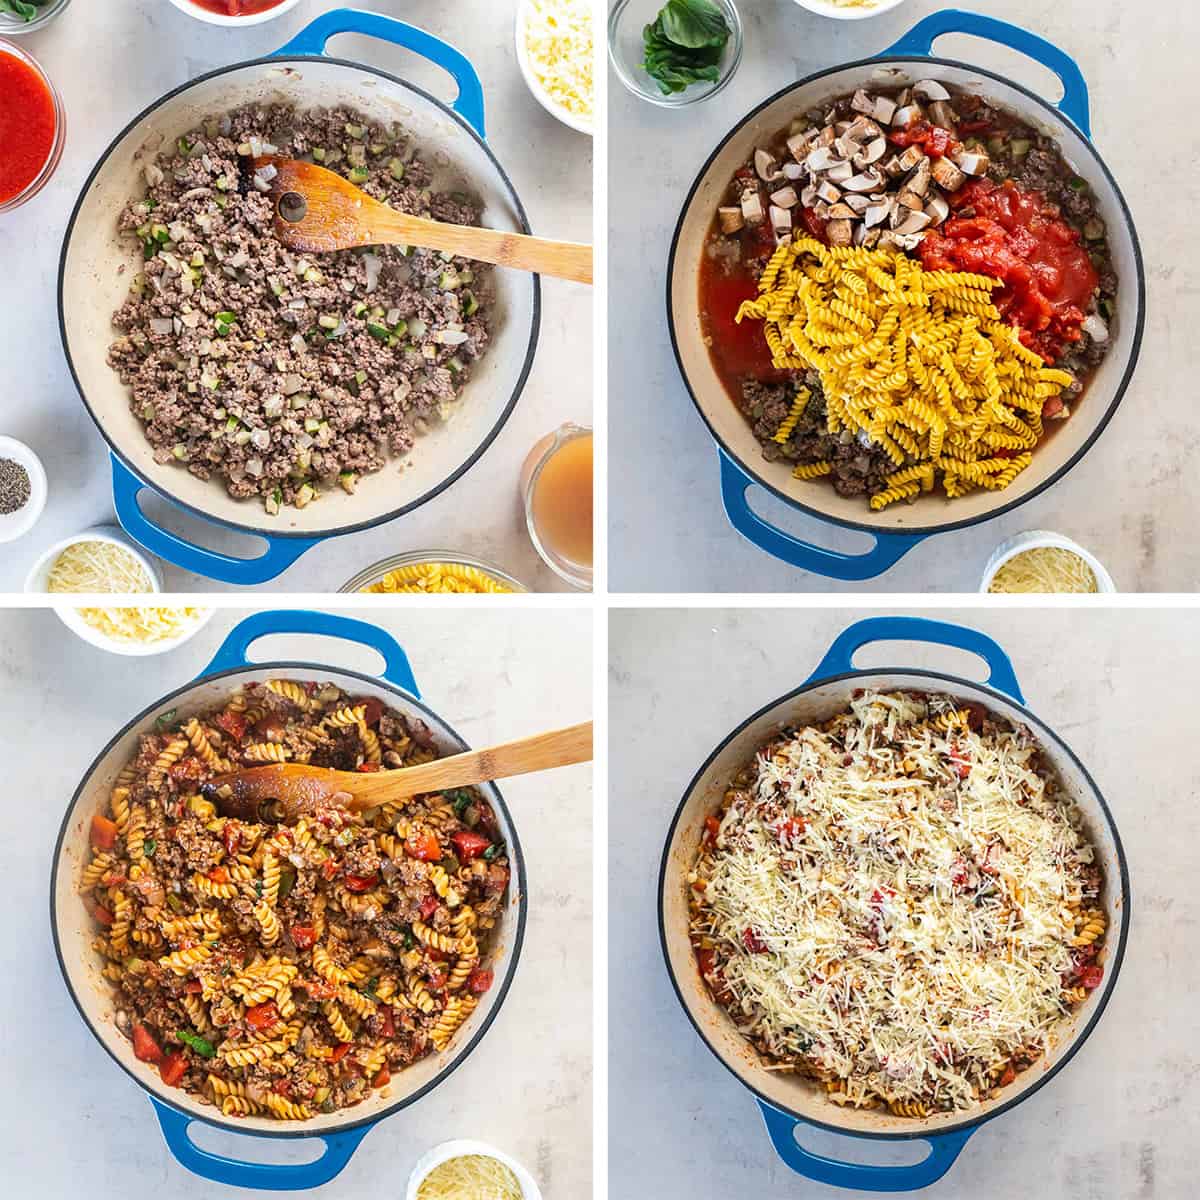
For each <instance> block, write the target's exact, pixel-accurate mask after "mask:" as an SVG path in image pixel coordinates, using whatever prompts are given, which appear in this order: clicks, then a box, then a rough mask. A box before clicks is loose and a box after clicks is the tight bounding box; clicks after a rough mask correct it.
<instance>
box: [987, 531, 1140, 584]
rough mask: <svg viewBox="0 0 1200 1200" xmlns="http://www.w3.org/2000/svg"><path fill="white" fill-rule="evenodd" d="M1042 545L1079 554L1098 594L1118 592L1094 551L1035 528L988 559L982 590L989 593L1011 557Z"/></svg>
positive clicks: (1008, 543) (1011, 539)
mask: <svg viewBox="0 0 1200 1200" xmlns="http://www.w3.org/2000/svg"><path fill="white" fill-rule="evenodd" d="M1041 546H1048V547H1051V548H1053V549H1056V550H1069V551H1070V552H1071V553H1072V554H1076V555H1078V556H1079V557H1080V558H1082V559H1083V561H1084V562H1085V563H1087V565H1088V566H1089V567H1090V568H1091V571H1092V574H1093V575H1095V577H1096V591H1097V592H1115V591H1116V590H1117V585H1116V584H1115V583H1114V582H1113V578H1112V576H1111V575H1110V574H1109V573H1108V571H1106V570H1105V568H1104V565H1103V564H1102V563H1101V562H1100V560H1099V559H1098V558H1097V557H1096V556H1095V555H1094V554H1092V553H1091V551H1089V550H1085V549H1084V548H1083V547H1082V546H1081V545H1079V543H1078V542H1073V541H1071V539H1070V538H1069V537H1063V535H1062V534H1061V533H1053V532H1052V531H1050V530H1049V529H1031V530H1029V532H1027V533H1018V534H1017V535H1016V536H1015V537H1010V538H1009V539H1008V540H1007V541H1005V542H1001V543H1000V545H999V546H997V547H996V549H995V551H994V552H993V553H992V557H991V558H989V559H988V563H987V566H986V567H985V568H984V570H983V582H982V583H981V584H980V585H979V590H980V591H981V592H987V590H988V588H990V587H991V586H992V580H993V579H994V578H995V576H996V572H997V571H998V570H1000V568H1001V567H1002V566H1004V564H1005V563H1006V562H1008V560H1009V559H1010V558H1014V557H1015V556H1016V555H1018V554H1021V553H1023V552H1024V551H1026V550H1036V549H1038V548H1039V547H1041Z"/></svg>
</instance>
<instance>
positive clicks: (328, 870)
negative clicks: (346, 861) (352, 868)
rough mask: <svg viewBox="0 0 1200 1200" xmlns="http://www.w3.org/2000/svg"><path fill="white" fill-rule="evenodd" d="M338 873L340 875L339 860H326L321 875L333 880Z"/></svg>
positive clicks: (322, 865)
mask: <svg viewBox="0 0 1200 1200" xmlns="http://www.w3.org/2000/svg"><path fill="white" fill-rule="evenodd" d="M337 873H338V865H337V860H336V859H333V858H327V859H326V860H325V861H324V862H323V863H322V864H321V874H322V875H323V876H324V877H325V878H326V879H332V878H333V877H334V876H335V875H336V874H337Z"/></svg>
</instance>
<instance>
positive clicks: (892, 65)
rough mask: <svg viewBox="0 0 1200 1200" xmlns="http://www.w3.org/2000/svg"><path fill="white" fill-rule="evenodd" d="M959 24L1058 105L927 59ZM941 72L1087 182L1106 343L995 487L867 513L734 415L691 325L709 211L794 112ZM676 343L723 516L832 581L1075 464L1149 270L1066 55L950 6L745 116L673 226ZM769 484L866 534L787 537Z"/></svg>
mask: <svg viewBox="0 0 1200 1200" xmlns="http://www.w3.org/2000/svg"><path fill="white" fill-rule="evenodd" d="M947 33H968V34H973V35H976V36H979V37H982V38H985V39H987V40H990V41H993V42H998V43H1000V44H1002V45H1005V46H1009V47H1011V48H1013V49H1016V50H1020V51H1023V52H1024V53H1025V54H1027V55H1028V56H1029V57H1031V58H1034V59H1036V60H1037V61H1038V62H1040V63H1042V64H1043V65H1044V66H1046V67H1048V68H1049V69H1050V70H1052V71H1053V72H1054V73H1055V74H1056V75H1057V76H1058V77H1059V79H1060V80H1061V81H1062V83H1063V87H1064V89H1065V94H1064V96H1063V99H1062V101H1061V102H1060V103H1059V104H1058V106H1057V107H1055V106H1054V105H1051V104H1048V103H1047V102H1046V101H1044V100H1042V99H1040V98H1038V97H1037V96H1035V95H1034V94H1033V93H1032V92H1029V91H1027V90H1026V89H1024V88H1022V87H1020V86H1018V85H1017V84H1014V83H1011V82H1009V81H1007V80H1005V79H1003V78H1001V77H1000V76H998V75H994V74H992V73H991V72H990V71H984V70H982V69H980V68H978V67H973V66H971V65H969V64H967V63H961V62H955V61H951V60H949V59H942V58H934V57H932V56H931V50H932V46H933V43H934V41H935V40H936V39H937V38H938V37H940V36H942V35H943V34H947ZM919 79H936V80H938V81H939V82H941V83H943V84H947V85H949V86H952V87H954V88H957V89H959V90H961V91H965V92H971V93H976V94H980V95H983V96H986V97H987V98H988V99H989V100H992V101H994V102H995V103H997V104H998V105H1000V106H1001V107H1002V108H1004V109H1007V110H1008V111H1010V112H1014V113H1017V114H1019V115H1020V117H1021V118H1022V120H1024V121H1026V122H1027V123H1028V124H1030V125H1031V126H1033V127H1035V128H1037V129H1039V130H1040V131H1042V132H1044V133H1046V134H1048V135H1049V136H1051V137H1053V138H1055V139H1056V140H1057V141H1058V143H1059V145H1060V146H1061V148H1062V151H1063V154H1064V156H1065V157H1066V159H1067V161H1068V162H1069V163H1070V164H1071V165H1072V167H1073V168H1074V169H1075V170H1076V171H1077V172H1078V173H1079V174H1080V175H1081V176H1082V177H1083V178H1084V179H1086V180H1087V182H1088V183H1089V184H1090V185H1091V187H1092V189H1093V190H1094V192H1095V195H1096V198H1097V201H1098V206H1099V210H1100V213H1101V216H1102V217H1103V218H1104V221H1105V224H1106V225H1107V227H1108V237H1109V244H1110V246H1111V247H1112V254H1113V264H1114V268H1115V270H1116V273H1117V276H1118V278H1119V280H1120V287H1119V288H1118V294H1117V316H1116V320H1115V322H1114V323H1113V346H1112V348H1111V350H1110V351H1109V353H1108V356H1107V357H1106V358H1105V360H1104V362H1103V364H1102V365H1101V366H1100V368H1099V369H1098V371H1097V372H1096V374H1095V376H1094V377H1093V379H1092V381H1091V383H1090V384H1089V385H1088V390H1087V393H1086V394H1085V396H1084V397H1083V399H1082V401H1081V402H1080V403H1079V404H1078V405H1077V406H1076V407H1075V411H1074V412H1073V413H1072V415H1071V417H1070V418H1069V419H1068V420H1067V421H1066V422H1065V423H1064V424H1063V426H1062V427H1061V428H1059V429H1056V430H1055V432H1054V434H1053V436H1052V437H1050V438H1048V439H1047V440H1045V441H1044V442H1043V443H1042V444H1041V445H1040V446H1039V447H1038V448H1037V450H1036V452H1035V453H1034V457H1033V463H1032V464H1031V465H1030V466H1029V467H1028V468H1027V469H1026V470H1025V471H1023V472H1022V473H1021V474H1020V475H1019V476H1018V477H1017V479H1016V481H1015V483H1013V484H1012V485H1011V486H1010V487H1008V488H1006V489H1005V490H1004V491H1001V492H987V491H978V492H974V493H972V494H970V495H968V496H965V497H961V498H959V499H957V500H947V499H946V498H945V497H944V496H940V495H938V494H936V493H929V494H928V495H925V496H922V497H920V498H918V499H917V501H916V502H915V503H914V504H894V505H892V506H891V507H889V508H886V509H884V510H882V511H881V512H872V511H871V510H870V509H869V508H868V507H867V505H866V504H865V502H864V501H863V499H862V498H861V497H860V498H857V499H849V498H845V497H842V496H839V495H838V494H837V492H835V491H834V490H833V488H832V487H830V486H829V483H828V481H827V480H824V479H818V480H815V481H803V480H796V479H793V478H792V475H791V468H790V467H789V466H788V465H786V464H784V463H781V462H774V463H770V462H767V461H766V460H765V459H764V458H763V456H762V447H761V446H760V445H759V444H758V441H757V440H756V439H755V437H754V434H753V431H752V430H751V427H750V424H749V423H748V422H747V421H746V420H745V418H744V417H743V416H742V414H741V413H740V412H739V411H738V409H737V407H736V406H735V404H734V402H733V400H732V398H731V397H730V396H729V394H728V392H727V391H726V390H725V387H724V385H723V384H722V382H721V380H720V378H719V376H718V375H717V373H716V371H715V370H714V368H713V365H712V362H711V360H710V358H709V353H708V348H707V346H706V345H705V343H704V340H703V333H702V330H701V324H700V302H699V290H698V286H697V279H698V272H699V265H700V263H701V261H702V259H703V254H704V243H705V238H706V237H707V234H708V230H709V226H710V224H711V222H712V218H713V214H714V213H715V211H716V208H717V205H718V203H720V198H721V196H722V195H723V194H724V191H725V188H726V186H727V185H728V182H729V180H730V179H731V178H732V176H733V173H734V172H735V171H736V170H737V169H738V168H739V167H740V166H741V165H742V164H743V163H745V162H746V161H747V160H748V159H749V158H750V157H751V156H752V155H753V151H754V149H755V147H756V146H760V145H762V144H764V143H765V142H766V141H767V140H768V139H769V138H771V137H773V136H774V135H775V134H776V133H777V132H778V131H779V130H780V129H782V128H786V126H787V125H788V124H789V122H791V121H792V120H793V119H794V118H795V117H796V116H797V114H802V113H804V112H805V111H807V110H808V109H810V108H814V107H819V106H820V105H822V104H823V103H825V102H827V101H829V100H832V99H835V98H837V97H839V96H845V95H848V94H850V93H852V92H854V91H855V90H856V89H858V88H867V89H870V88H871V87H878V86H880V85H883V86H890V87H899V86H902V85H904V84H906V83H912V82H916V81H917V80H919ZM667 309H668V317H669V320H670V326H671V339H672V343H673V345H674V348H675V356H676V360H677V361H678V363H679V369H680V371H681V372H682V374H683V378H684V382H685V384H686V385H687V388H688V391H689V393H690V394H691V397H692V400H693V402H694V403H695V405H696V409H697V411H698V412H699V414H700V416H701V418H702V419H703V420H704V423H705V424H706V425H707V426H708V429H709V432H710V433H711V434H712V436H713V437H714V438H715V439H716V442H717V445H718V448H719V455H720V465H721V492H722V499H723V501H724V504H725V510H726V513H727V515H728V517H729V519H730V521H731V523H732V524H733V526H734V528H735V529H737V530H738V532H739V533H741V534H742V535H743V536H745V537H747V538H748V539H749V540H750V541H752V542H753V543H754V544H755V545H757V546H758V547H760V548H761V549H764V550H766V551H767V552H768V553H770V554H773V555H774V556H775V557H776V558H780V559H782V560H784V561H785V562H789V563H791V564H792V565H793V566H797V567H802V568H804V569H805V570H808V571H813V572H815V573H816V574H819V575H824V576H827V577H830V578H835V579H869V578H872V577H874V576H876V575H879V574H880V573H882V572H883V571H886V570H887V569H888V568H889V567H890V566H892V565H893V564H894V563H895V562H896V561H897V560H898V559H899V558H900V557H901V556H902V555H904V554H905V553H907V552H908V551H909V550H911V549H912V548H913V546H915V545H916V544H917V543H918V542H920V541H922V540H923V539H924V538H926V537H928V536H929V535H930V534H934V533H944V532H947V531H949V530H951V529H959V528H962V527H964V526H967V525H974V524H977V523H979V522H981V521H985V520H987V519H989V518H990V517H996V516H999V515H1000V514H1001V513H1004V512H1007V511H1009V510H1010V509H1012V508H1015V507H1016V506H1017V505H1019V504H1022V503H1024V502H1025V501H1026V500H1031V499H1032V498H1033V497H1034V496H1036V495H1038V493H1040V492H1042V491H1044V490H1045V489H1046V488H1048V487H1049V486H1050V485H1051V484H1053V483H1054V482H1055V480H1057V479H1059V478H1060V477H1061V476H1062V475H1063V474H1065V473H1066V472H1067V471H1068V470H1069V469H1070V468H1071V467H1073V466H1074V465H1075V464H1076V463H1077V462H1078V461H1079V460H1080V459H1081V458H1082V457H1083V455H1084V453H1085V452H1086V451H1087V449H1088V447H1089V446H1091V444H1092V443H1093V442H1094V441H1095V440H1096V439H1097V438H1098V437H1099V436H1100V434H1101V432H1102V431H1103V429H1104V427H1105V426H1106V425H1107V424H1108V422H1109V420H1110V419H1111V418H1112V415H1113V413H1114V412H1115V411H1116V408H1117V405H1118V404H1119V403H1120V400H1121V397H1122V396H1123V395H1124V393H1125V389H1126V388H1127V387H1128V385H1129V381H1130V378H1131V376H1132V374H1133V370H1134V366H1135V365H1136V363H1137V357H1138V350H1139V347H1140V345H1141V338H1142V326H1143V321H1144V310H1145V280H1144V276H1143V270H1142V257H1141V251H1140V249H1139V246H1138V240H1137V234H1136V232H1135V231H1134V227H1133V220H1132V217H1131V216H1130V213H1129V209H1128V207H1127V206H1126V204H1125V200H1124V198H1123V197H1122V195H1121V192H1120V190H1119V189H1118V187H1117V184H1116V181H1115V180H1114V179H1113V177H1112V174H1111V173H1110V172H1109V170H1108V168H1107V167H1106V166H1105V165H1104V162H1103V160H1102V159H1101V158H1100V156H1099V154H1098V153H1097V152H1096V150H1095V148H1094V147H1093V145H1092V143H1091V141H1090V140H1089V120H1088V95H1087V85H1086V84H1085V82H1084V79H1083V76H1082V74H1081V73H1080V71H1079V68H1078V67H1077V66H1076V65H1075V63H1074V62H1073V61H1072V60H1071V59H1070V58H1069V57H1067V55H1065V54H1064V53H1063V52H1062V51H1061V50H1059V49H1057V48H1056V47H1054V46H1052V45H1051V44H1050V43H1049V42H1046V41H1044V40H1043V39H1042V38H1039V37H1037V36H1035V35H1034V34H1031V33H1028V32H1026V31H1025V30H1023V29H1019V28H1018V27H1017V26H1015V25H1010V24H1008V23H1007V22H1004V21H997V20H995V19H994V18H991V17H984V16H981V15H979V14H977V13H964V12H957V11H953V10H951V11H946V12H940V13H935V14H933V15H932V16H930V17H927V18H926V19H925V20H924V21H922V22H921V23H920V24H919V25H917V26H916V27H915V28H914V29H913V30H912V32H910V33H909V34H907V35H906V36H905V37H904V38H902V39H901V40H900V41H899V42H898V43H897V44H896V45H895V46H893V47H892V48H891V50H889V51H888V53H887V54H886V55H884V56H882V57H880V58H873V59H867V60H865V61H862V62H856V63H851V64H848V65H846V66H842V67H835V68H832V69H831V70H828V71H823V72H821V73H820V74H818V75H813V76H810V77H809V78H807V79H803V80H801V81H800V82H799V83H795V84H791V85H789V86H788V87H786V88H784V89H783V90H782V91H780V92H777V93H776V94H775V95H774V96H772V97H771V98H770V99H768V100H765V101H764V102H763V103H762V104H760V105H759V106H758V107H757V108H756V109H754V111H753V112H751V113H750V114H749V115H748V116H747V117H745V118H744V119H743V120H742V121H740V122H739V123H738V124H737V125H736V126H735V127H734V128H733V129H732V130H731V131H730V132H729V133H728V134H727V135H726V137H725V138H724V140H723V141H722V142H721V144H720V145H719V146H718V147H717V149H716V150H715V151H714V152H713V153H712V155H711V156H710V158H709V160H708V162H706V163H705V164H704V167H703V168H702V170H701V172H700V174H699V176H698V177H697V179H696V182H695V183H694V184H693V185H692V189H691V191H690V192H689V193H688V197H687V200H686V202H685V203H684V207H683V211H682V213H681V215H680V218H679V223H678V225H677V226H676V230H675V237H674V240H673V242H672V246H671V257H670V262H669V265H668V272H667ZM753 484H757V485H759V486H761V487H763V488H766V489H767V490H768V491H769V492H771V493H773V494H774V495H775V496H777V497H779V499H781V500H783V501H785V502H786V503H787V504H789V505H791V506H792V507H793V508H796V509H799V510H801V511H803V512H806V513H808V514H810V515H812V516H815V517H818V518H820V519H821V520H823V521H826V522H829V523H831V524H833V525H839V526H842V527H845V528H849V529H859V530H863V531H864V532H867V533H870V534H873V535H874V537H875V546H874V548H873V549H871V550H870V551H868V552H867V553H864V554H845V553H840V552H837V551H833V550H828V549H824V548H822V547H820V546H816V545H813V544H811V543H809V542H806V541H804V540H802V539H801V538H799V537H796V536H794V535H792V534H790V533H786V532H784V531H783V530H781V529H778V528H777V527H775V526H774V525H772V524H770V523H769V522H768V521H767V520H765V519H764V518H763V517H761V516H760V515H758V514H757V513H755V512H754V511H753V510H752V509H751V508H750V506H749V504H748V503H747V499H746V492H747V490H748V489H749V488H750V486H751V485H753Z"/></svg>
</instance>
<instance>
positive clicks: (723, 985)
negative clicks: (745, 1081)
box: [692, 692, 1103, 1116]
mask: <svg viewBox="0 0 1200 1200" xmlns="http://www.w3.org/2000/svg"><path fill="white" fill-rule="evenodd" d="M988 720H989V723H984V724H982V725H981V726H980V729H979V731H976V730H975V729H972V728H970V717H969V714H968V713H967V712H965V711H961V712H957V711H956V710H955V708H954V705H953V702H951V701H950V700H949V699H948V698H947V697H930V698H929V699H928V700H926V699H922V698H921V697H919V696H915V695H912V694H908V693H878V692H867V693H865V694H864V695H862V696H861V697H860V698H859V699H857V700H855V701H854V702H853V703H852V705H851V710H850V712H848V713H844V714H842V715H841V716H839V717H837V718H835V719H834V720H833V721H832V722H830V723H828V724H826V725H823V726H821V727H806V728H802V729H797V730H789V731H786V732H785V733H784V734H783V735H781V736H780V738H779V740H778V741H776V742H774V743H772V744H771V745H770V746H769V747H767V748H766V749H765V750H764V751H763V752H761V753H760V755H759V757H758V759H757V760H756V765H755V767H754V768H753V769H752V770H751V772H750V775H751V776H752V778H750V779H749V780H748V781H747V782H746V783H745V785H744V786H741V784H740V781H739V785H738V786H735V788H734V789H732V790H731V792H730V793H728V794H727V796H726V802H727V804H728V807H727V808H726V810H725V812H724V814H723V816H722V818H721V821H720V831H719V833H717V834H716V837H715V844H713V843H712V842H709V843H708V844H707V848H706V849H705V851H704V852H703V853H702V854H701V857H700V860H699V862H698V864H697V870H696V875H695V877H694V881H693V890H694V891H696V895H697V898H696V900H694V901H693V921H692V937H693V941H694V942H695V943H696V944H697V945H698V946H699V947H700V950H701V954H702V957H701V969H702V971H705V970H707V979H708V982H709V986H710V987H711V988H712V989H713V992H714V994H715V995H716V996H717V997H718V999H719V1000H720V1001H721V1002H722V1003H723V1004H725V1005H726V1007H727V1008H728V1009H729V1011H730V1013H731V1015H732V1017H733V1019H734V1021H735V1023H736V1024H737V1025H738V1027H739V1029H740V1030H741V1031H742V1032H743V1033H744V1034H745V1035H746V1036H747V1037H749V1038H750V1039H751V1040H753V1041H754V1042H755V1044H756V1045H758V1046H759V1048H760V1049H762V1050H763V1051H764V1052H765V1053H766V1054H768V1055H769V1056H770V1057H771V1058H773V1059H775V1060H777V1061H778V1063H779V1065H780V1066H782V1067H784V1068H785V1069H786V1068H788V1067H790V1068H791V1069H800V1070H802V1071H804V1072H805V1073H807V1074H810V1075H814V1076H816V1077H817V1078H818V1079H821V1080H824V1081H825V1082H826V1086H827V1088H828V1089H829V1091H830V1093H831V1099H833V1100H834V1101H835V1102H837V1103H842V1104H852V1105H855V1106H866V1107H873V1106H875V1105H878V1104H880V1103H881V1102H882V1103H886V1104H888V1105H889V1106H891V1107H892V1110H893V1111H894V1112H899V1113H901V1114H902V1115H905V1116H922V1115H925V1113H926V1111H928V1110H932V1109H945V1110H953V1109H962V1108H967V1107H970V1106H971V1105H973V1104H975V1103H976V1102H977V1101H978V1100H979V1099H980V1098H981V1097H983V1096H985V1095H987V1093H988V1089H989V1088H990V1087H991V1086H992V1085H993V1084H994V1083H995V1081H996V1079H997V1078H998V1077H1000V1076H1001V1075H1002V1073H1003V1072H1005V1071H1006V1070H1008V1069H1010V1068H1011V1067H1012V1066H1013V1064H1014V1062H1015V1063H1016V1065H1017V1067H1018V1069H1019V1068H1020V1066H1021V1065H1022V1064H1023V1063H1027V1062H1030V1061H1032V1060H1033V1059H1034V1058H1036V1057H1037V1056H1038V1055H1039V1054H1040V1053H1041V1052H1042V1051H1043V1050H1044V1049H1045V1048H1046V1046H1047V1045H1048V1042H1049V1038H1050V1036H1051V1031H1052V1029H1053V1027H1054V1026H1055V1025H1056V1023H1057V1022H1059V1021H1060V1020H1061V1019H1062V1018H1063V1017H1064V1016H1065V1015H1066V1014H1067V1013H1068V1012H1069V1011H1070V1006H1071V1003H1072V1002H1073V1001H1074V1000H1077V999H1079V998H1080V997H1079V996H1078V995H1075V996H1073V995H1071V993H1070V991H1069V990H1068V981H1071V982H1074V981H1075V979H1076V977H1077V972H1078V971H1079V970H1080V959H1079V957H1078V949H1077V948H1078V947H1079V946H1080V942H1079V941H1078V940H1076V929H1077V928H1082V926H1083V925H1084V924H1085V922H1086V920H1087V919H1088V912H1087V904H1088V903H1089V902H1090V903H1097V900H1096V895H1097V893H1098V889H1099V887H1100V882H1099V881H1100V876H1099V872H1098V870H1097V869H1096V868H1095V867H1094V866H1093V859H1094V852H1093V849H1092V847H1091V845H1090V844H1089V842H1088V841H1087V839H1086V838H1085V836H1084V834H1083V831H1082V821H1081V817H1080V815H1079V812H1078V810H1077V808H1076V807H1075V806H1074V805H1073V804H1072V803H1071V802H1070V801H1069V800H1068V799H1067V798H1066V797H1065V795H1064V794H1063V793H1062V792H1061V790H1060V788H1059V786H1058V784H1057V781H1056V780H1054V779H1053V778H1052V777H1049V776H1048V774H1047V772H1046V771H1045V770H1044V769H1043V770H1039V746H1038V743H1037V742H1036V741H1035V740H1034V738H1033V737H1032V735H1031V734H1030V733H1029V731H1028V730H1026V729H1024V728H1019V727H1013V726H1009V725H1007V723H1003V722H997V723H995V724H992V723H990V722H991V718H989V719H988ZM697 889H699V890H697ZM1096 918H1097V920H1098V921H1099V922H1100V925H1099V927H1100V929H1102V928H1103V923H1102V919H1101V914H1100V913H1098V912H1097V913H1096ZM705 953H708V954H711V955H712V958H711V959H710V960H708V961H709V966H708V967H707V968H706V965H705V963H706V960H705V958H704V957H703V955H704V954H705ZM1090 953H1091V952H1089V954H1090ZM1087 961H1091V959H1090V957H1089V958H1088V960H1087ZM1091 986H1096V985H1095V983H1094V982H1093V983H1091Z"/></svg>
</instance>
